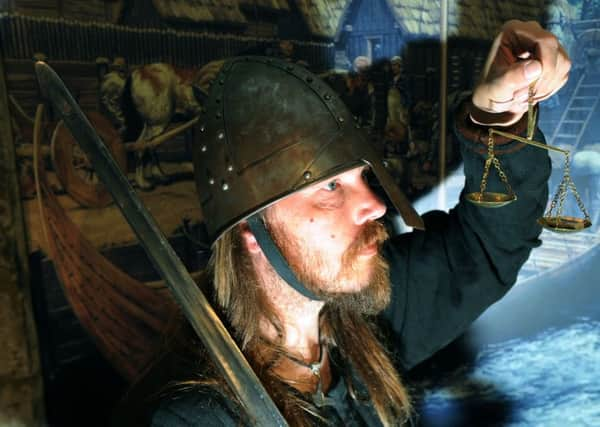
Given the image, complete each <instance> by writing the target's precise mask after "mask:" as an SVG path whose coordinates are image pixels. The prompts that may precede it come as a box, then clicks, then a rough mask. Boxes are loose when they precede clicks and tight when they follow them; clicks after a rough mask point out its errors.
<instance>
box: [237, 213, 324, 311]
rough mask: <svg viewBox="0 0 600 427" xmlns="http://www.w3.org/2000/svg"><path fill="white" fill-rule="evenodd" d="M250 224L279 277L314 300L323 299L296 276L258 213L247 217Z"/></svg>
mask: <svg viewBox="0 0 600 427" xmlns="http://www.w3.org/2000/svg"><path fill="white" fill-rule="evenodd" d="M247 221H248V226H249V227H250V230H251V231H252V233H253V234H254V237H255V238H256V241H257V242H258V245H259V246H260V248H261V249H262V251H263V253H264V254H265V256H266V257H267V259H268V260H269V262H270V263H271V265H272V266H273V268H274V269H275V271H276V272H277V274H279V277H281V278H282V279H283V280H285V281H286V282H287V284H288V285H290V286H291V287H292V288H294V289H295V290H296V291H297V292H300V293H301V294H302V295H304V296H305V297H306V298H309V299H311V300H313V301H322V298H319V297H318V296H316V295H315V294H314V293H313V292H311V291H310V290H308V289H307V288H306V287H305V286H304V285H303V284H302V282H300V280H298V278H297V277H296V275H295V274H294V272H293V271H292V269H291V268H290V266H289V264H288V263H287V261H286V260H285V258H284V257H283V255H282V254H281V252H280V251H279V248H278V247H277V245H275V242H274V241H273V238H272V237H271V235H270V234H269V232H268V231H267V229H266V228H265V224H264V223H263V221H262V219H261V218H260V216H259V215H258V214H256V215H252V216H251V217H249V218H248V219H247Z"/></svg>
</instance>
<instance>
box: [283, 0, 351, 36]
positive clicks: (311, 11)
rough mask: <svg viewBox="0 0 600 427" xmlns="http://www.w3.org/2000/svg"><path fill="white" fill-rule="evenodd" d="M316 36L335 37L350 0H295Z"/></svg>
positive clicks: (311, 31) (309, 28) (310, 29)
mask: <svg viewBox="0 0 600 427" xmlns="http://www.w3.org/2000/svg"><path fill="white" fill-rule="evenodd" d="M293 1H295V3H296V5H297V6H298V9H299V10H300V12H301V13H302V15H303V17H304V20H305V22H306V25H307V26H308V30H309V31H310V33H311V34H312V35H314V36H319V37H327V38H333V37H334V36H335V34H336V32H337V29H338V25H339V24H340V21H341V18H342V15H343V14H344V11H345V10H346V7H347V5H348V0H293Z"/></svg>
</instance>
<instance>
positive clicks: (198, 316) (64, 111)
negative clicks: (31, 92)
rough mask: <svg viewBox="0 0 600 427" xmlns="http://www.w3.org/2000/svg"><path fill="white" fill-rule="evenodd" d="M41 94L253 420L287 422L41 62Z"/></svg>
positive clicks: (38, 69)
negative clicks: (90, 165)
mask: <svg viewBox="0 0 600 427" xmlns="http://www.w3.org/2000/svg"><path fill="white" fill-rule="evenodd" d="M35 71H36V74H37V78H38V82H39V84H40V87H41V89H42V92H43V95H44V96H45V97H46V98H47V99H48V100H49V101H50V102H51V103H52V105H53V106H54V108H55V110H56V112H57V114H58V115H59V116H60V117H61V118H62V119H63V121H64V124H65V126H66V127H67V128H68V129H69V130H70V131H71V134H72V135H73V138H75V140H76V141H77V142H78V144H79V145H80V146H81V148H82V149H83V151H84V152H85V153H86V155H87V156H88V158H89V159H90V161H91V163H92V164H93V165H94V169H95V171H96V174H97V175H98V177H99V178H100V179H101V180H102V182H103V183H104V185H105V186H106V188H107V189H108V190H109V192H110V193H111V194H112V197H113V199H114V200H115V203H116V204H117V206H118V207H119V209H121V212H122V213H123V216H124V217H125V219H126V220H127V222H128V223H129V225H130V226H131V228H132V229H133V231H134V232H135V234H136V235H137V237H138V239H139V241H140V243H141V245H142V246H143V247H144V249H145V251H146V253H147V254H148V257H149V258H150V260H151V261H152V263H153V264H154V266H155V268H156V269H157V271H158V272H159V273H160V274H161V276H162V277H163V279H164V280H165V282H166V283H167V285H168V286H169V289H170V290H171V292H172V293H173V295H174V297H175V300H176V301H177V302H178V303H179V305H180V306H181V308H182V309H183V312H184V314H185V316H186V317H187V319H188V321H189V322H190V323H191V325H192V327H193V328H194V330H195V331H196V333H197V334H198V336H199V337H200V339H201V340H202V342H203V343H204V345H205V346H206V349H207V350H208V352H209V354H210V355H211V357H212V358H213V360H214V362H215V364H216V365H217V367H218V368H219V369H220V371H221V373H222V374H223V376H224V378H225V379H226V381H227V383H228V384H229V386H230V387H231V389H232V390H233V392H234V393H235V394H236V395H237V397H238V399H239V401H240V402H241V404H242V405H243V407H244V409H245V410H246V412H247V414H248V415H249V416H250V418H251V420H252V421H253V422H254V424H255V425H259V426H287V422H286V421H285V419H284V418H283V417H282V416H281V414H280V413H279V410H278V409H277V407H276V406H275V404H274V403H273V401H272V400H271V398H270V396H269V395H268V394H267V392H266V390H265V389H264V387H263V386H262V384H261V383H260V381H259V379H258V378H257V376H256V375H255V374H254V371H252V368H251V367H250V365H249V364H248V362H247V361H246V359H245V358H244V355H243V354H242V352H241V351H240V350H239V348H238V347H237V345H236V344H235V342H234V341H233V339H232V338H231V335H229V332H227V329H225V326H224V325H223V323H222V322H221V320H220V319H219V317H218V316H217V314H216V313H215V311H214V310H213V308H212V307H211V305H210V304H209V302H208V301H207V299H206V298H205V296H204V294H202V292H201V291H200V289H198V287H197V286H196V284H195V283H194V281H193V280H192V278H191V277H190V275H189V273H188V272H187V270H186V268H185V266H184V265H183V263H182V262H181V260H180V259H179V257H178V256H177V254H176V253H175V251H174V250H173V248H172V247H171V245H170V244H169V242H168V241H167V239H166V237H165V236H164V235H163V233H162V231H161V230H160V229H159V228H158V225H157V224H156V222H155V221H154V219H153V218H152V216H151V215H150V213H149V212H148V210H147V209H146V207H145V206H144V205H143V204H142V202H141V200H140V199H139V198H138V197H137V195H136V193H135V191H134V189H133V187H132V186H131V184H130V183H129V181H128V180H127V178H126V177H125V175H124V174H123V173H122V172H121V170H120V169H119V167H118V166H117V164H116V162H115V161H114V159H113V158H112V156H111V154H110V152H109V151H108V149H107V148H106V146H105V145H104V143H103V142H102V140H101V139H100V137H99V136H98V134H97V133H96V131H95V130H94V128H93V127H92V125H91V124H90V122H89V120H88V119H87V117H86V116H85V115H84V114H83V112H82V111H81V108H80V107H79V105H78V104H77V103H76V102H75V100H74V99H73V97H72V96H71V94H70V93H69V91H68V89H67V88H66V87H65V85H64V83H63V82H62V80H61V79H60V77H59V76H58V75H57V74H56V73H55V72H54V70H52V68H50V67H49V66H48V65H47V64H46V63H45V62H42V61H39V62H37V63H36V64H35Z"/></svg>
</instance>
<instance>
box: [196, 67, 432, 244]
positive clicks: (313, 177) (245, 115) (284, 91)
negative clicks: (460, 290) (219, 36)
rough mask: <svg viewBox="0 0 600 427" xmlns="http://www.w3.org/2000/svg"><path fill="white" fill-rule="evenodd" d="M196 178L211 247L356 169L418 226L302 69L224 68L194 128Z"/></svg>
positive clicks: (335, 103) (328, 96)
mask: <svg viewBox="0 0 600 427" xmlns="http://www.w3.org/2000/svg"><path fill="white" fill-rule="evenodd" d="M193 161H194V175H195V179H196V186H197V189H198V194H199V197H200V202H201V205H202V210H203V215H204V220H205V223H206V227H207V231H208V235H209V238H210V241H211V242H213V243H214V242H215V241H216V240H217V239H218V238H219V237H220V236H221V234H222V233H223V232H225V231H226V230H228V229H229V228H231V227H232V226H234V225H235V224H237V223H239V222H240V221H242V220H243V219H245V218H247V217H248V216H250V215H252V214H254V213H256V212H257V211H259V210H261V209H263V208H265V207H267V206H268V205H270V204H272V203H274V202H276V201H278V200H280V199H282V198H283V197H285V196H287V195H289V194H291V193H293V192H295V191H297V190H298V189H299V188H302V187H304V186H306V185H310V184H312V183H315V182H318V181H321V180H323V179H325V178H327V177H330V176H332V175H336V174H338V173H341V172H343V171H346V170H348V169H351V168H353V167H356V166H360V165H363V164H367V165H369V166H371V168H372V170H373V172H374V174H375V176H376V177H377V179H378V180H379V183H380V184H381V186H382V187H383V189H384V190H385V192H386V193H387V195H388V197H389V198H390V200H391V201H392V203H393V205H394V206H395V207H396V209H397V210H398V211H399V212H400V214H401V216H402V218H403V220H404V222H405V223H406V224H407V225H409V226H412V227H414V228H418V229H423V228H424V226H423V220H422V219H421V217H420V216H419V215H418V214H417V212H416V211H415V210H414V208H413V207H412V206H411V204H410V202H409V201H408V199H407V198H406V196H405V195H404V194H403V193H402V192H401V191H400V189H399V188H398V187H397V186H396V184H395V182H394V181H393V179H392V177H391V176H390V175H389V173H388V172H387V171H386V169H385V167H384V166H383V163H382V161H381V159H380V158H379V157H378V156H377V154H376V152H375V151H374V150H373V148H372V147H371V146H370V144H369V142H368V141H367V140H366V138H365V137H364V135H363V133H362V132H361V131H360V130H359V129H357V128H356V125H355V124H354V119H353V117H352V116H351V114H350V112H349V111H348V110H347V108H346V107H345V106H344V104H343V103H342V101H341V100H340V99H339V98H338V97H337V95H336V94H335V93H334V92H333V90H332V89H331V88H330V87H329V86H328V85H327V84H325V83H324V82H323V81H321V80H320V79H319V78H318V77H317V76H315V75H314V74H312V73H311V72H310V71H308V70H306V69H305V68H304V67H302V66H298V65H294V64H290V63H288V62H285V61H281V60H277V59H274V58H267V57H256V56H245V57H237V58H232V59H230V60H228V61H226V62H225V63H224V65H223V67H222V68H221V70H220V72H219V73H218V74H217V76H216V78H215V80H214V81H213V82H212V85H211V89H210V94H209V97H208V101H207V103H206V109H205V110H204V111H203V113H202V116H201V118H200V120H199V122H198V125H196V132H195V141H194V147H193Z"/></svg>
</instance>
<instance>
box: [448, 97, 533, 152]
mask: <svg viewBox="0 0 600 427" xmlns="http://www.w3.org/2000/svg"><path fill="white" fill-rule="evenodd" d="M472 105H473V104H472V103H471V100H465V101H463V103H462V104H461V105H460V106H459V108H458V109H457V110H456V113H455V117H454V120H455V124H456V130H457V131H458V132H459V133H460V134H461V135H462V136H463V137H464V138H466V139H467V140H469V141H472V142H473V143H474V144H473V146H472V149H473V151H476V152H478V153H481V154H485V153H486V152H487V145H488V137H489V133H488V129H489V128H490V126H482V125H478V124H476V123H473V121H472V120H471V118H470V116H469V113H470V111H471V108H472ZM535 108H537V105H536V106H535ZM536 126H537V123H536ZM494 127H496V128H498V130H502V131H503V132H507V133H512V134H513V135H519V136H521V135H525V134H526V133H527V114H523V117H521V119H520V120H519V121H518V122H516V123H514V124H512V125H510V126H506V127H500V126H494ZM504 145H505V146H506V147H504V148H500V147H502V146H504ZM494 146H495V147H496V148H495V149H494V153H495V154H507V153H513V152H515V151H518V150H520V149H521V148H523V147H525V144H523V143H520V142H518V141H515V140H513V139H510V138H506V137H504V136H501V135H494Z"/></svg>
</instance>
